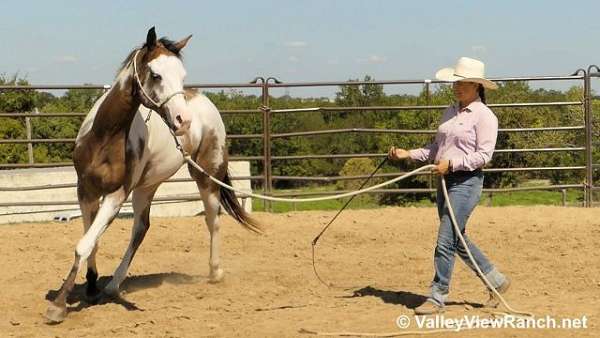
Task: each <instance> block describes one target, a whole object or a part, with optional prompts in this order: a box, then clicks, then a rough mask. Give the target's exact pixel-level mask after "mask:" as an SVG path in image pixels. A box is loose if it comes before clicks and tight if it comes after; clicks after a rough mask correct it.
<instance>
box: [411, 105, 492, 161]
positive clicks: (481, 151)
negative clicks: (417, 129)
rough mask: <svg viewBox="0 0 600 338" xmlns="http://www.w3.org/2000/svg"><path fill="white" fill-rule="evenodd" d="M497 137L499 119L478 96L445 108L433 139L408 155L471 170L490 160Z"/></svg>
mask: <svg viewBox="0 0 600 338" xmlns="http://www.w3.org/2000/svg"><path fill="white" fill-rule="evenodd" d="M497 136H498V119H497V118H496V115H494V113H493V112H492V111H491V110H490V109H489V108H488V107H487V106H486V105H485V104H484V103H483V102H481V100H480V99H477V100H475V101H473V102H471V104H469V105H468V106H467V107H465V108H463V109H460V108H459V106H458V104H454V105H452V106H450V107H448V108H447V109H446V111H444V114H443V116H442V123H441V124H440V126H439V128H438V130H437V134H436V136H435V142H433V143H431V144H429V145H427V146H425V147H424V148H420V149H413V150H410V151H409V152H410V158H412V159H413V160H417V161H422V162H427V161H431V160H434V163H438V162H439V161H440V160H450V164H451V167H452V171H460V170H463V171H473V170H475V169H478V168H481V167H483V166H484V165H485V164H487V163H488V162H489V161H490V160H491V159H492V154H493V153H494V148H495V147H496V137H497Z"/></svg>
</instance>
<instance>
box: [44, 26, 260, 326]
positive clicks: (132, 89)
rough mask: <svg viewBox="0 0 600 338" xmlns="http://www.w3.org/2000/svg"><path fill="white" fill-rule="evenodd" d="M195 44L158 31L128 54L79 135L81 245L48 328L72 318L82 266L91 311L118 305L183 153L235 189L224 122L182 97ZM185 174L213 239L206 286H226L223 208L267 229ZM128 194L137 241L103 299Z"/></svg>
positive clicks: (207, 105)
mask: <svg viewBox="0 0 600 338" xmlns="http://www.w3.org/2000/svg"><path fill="white" fill-rule="evenodd" d="M191 37H192V36H191V35H190V36H188V37H186V38H184V39H182V40H180V41H177V42H174V41H171V40H169V39H167V38H165V37H163V38H161V39H157V36H156V31H155V28H154V27H152V28H151V29H150V30H149V31H148V33H147V36H146V42H145V44H144V45H143V46H142V47H139V48H135V49H134V50H133V51H131V53H129V55H128V56H127V58H126V59H125V60H124V61H123V63H122V65H121V67H120V69H119V71H118V72H117V76H116V78H115V81H114V83H113V85H112V86H111V88H110V90H108V91H107V92H106V93H104V94H103V95H102V96H101V97H100V98H99V99H98V100H97V101H96V102H95V103H94V105H93V107H92V108H91V110H90V111H89V113H88V114H87V116H86V118H85V119H84V121H83V123H82V125H81V127H80V129H79V132H78V134H77V138H76V141H75V148H74V151H73V164H74V166H75V170H76V172H77V198H78V201H79V206H80V209H81V213H82V219H83V226H84V235H83V237H82V238H81V239H80V240H79V241H78V243H77V246H76V248H75V259H74V263H73V266H72V268H71V270H70V272H69V273H68V275H67V278H66V279H65V280H64V282H63V284H62V286H61V288H60V290H59V291H58V295H57V296H56V298H55V299H54V300H53V301H51V302H50V304H49V306H48V309H47V312H46V318H47V319H48V321H49V322H50V323H60V322H62V321H64V319H65V318H66V316H67V307H66V299H67V297H68V295H69V293H70V292H71V291H72V289H73V287H74V284H75V278H76V276H77V273H78V271H79V268H80V266H82V264H83V262H84V261H85V260H87V273H86V281H87V285H86V297H87V298H88V299H89V300H91V301H97V300H98V299H99V298H100V297H102V296H108V297H119V286H120V284H121V282H123V280H124V279H125V277H126V276H127V270H128V268H129V266H130V264H131V261H132V259H133V257H134V255H135V253H136V251H137V249H138V248H139V246H140V244H141V243H142V241H143V239H144V236H145V235H146V232H147V231H148V228H149V227H150V217H149V215H150V206H151V203H152V199H153V197H154V193H155V192H156V190H157V188H158V187H159V185H160V184H161V183H162V182H164V181H165V180H167V179H168V178H169V177H171V176H172V175H173V174H175V172H177V171H178V170H179V169H180V168H181V166H182V165H183V164H184V155H183V152H182V151H178V147H180V148H181V150H183V151H184V152H186V153H187V154H190V155H191V157H192V159H193V160H194V161H195V162H196V164H198V165H199V166H201V167H202V168H204V169H205V170H206V172H207V174H209V175H211V176H213V177H215V178H217V179H219V180H221V181H223V182H225V183H227V184H231V180H230V176H229V173H228V170H227V168H228V151H227V146H226V142H225V136H226V134H225V126H224V124H223V121H222V119H221V115H220V113H219V111H218V110H217V108H216V107H215V105H214V104H213V103H212V102H211V101H210V100H209V99H208V98H207V97H206V96H205V95H203V94H202V93H200V92H198V91H195V90H184V87H183V81H184V78H185V76H186V70H185V68H184V66H183V62H182V56H181V50H182V49H183V48H184V47H185V46H186V45H187V43H188V41H189V40H190V38H191ZM188 170H189V173H190V176H191V177H192V178H193V180H194V181H195V183H196V185H197V187H198V189H199V192H200V196H201V199H202V202H203V204H204V208H205V220H206V224H207V227H208V230H209V232H210V257H209V270H210V273H209V277H208V279H209V282H211V283H217V282H220V281H221V280H222V279H223V277H224V271H223V269H222V267H221V263H220V260H219V245H220V238H219V236H220V235H219V211H220V207H221V206H223V208H224V209H225V211H227V213H228V214H230V215H231V216H232V217H233V218H234V219H235V220H236V221H238V222H239V223H240V224H242V225H243V226H244V227H245V228H247V229H249V230H251V231H253V232H257V233H260V232H261V227H260V224H259V223H258V222H257V221H255V220H254V219H253V218H251V217H250V216H249V215H248V214H247V213H246V212H245V210H244V209H243V208H242V207H241V206H240V204H239V202H238V201H237V199H236V198H235V194H234V193H233V192H232V191H230V190H225V189H221V188H220V187H219V186H218V185H216V184H215V183H213V182H212V181H211V180H210V179H209V178H208V177H207V176H206V174H202V173H200V172H199V171H197V170H196V169H194V168H193V167H192V166H190V165H188ZM130 194H131V196H132V205H133V211H134V221H133V227H132V231H131V239H130V242H129V245H128V247H127V250H126V251H125V254H124V256H123V258H122V260H121V263H120V264H119V266H118V267H117V268H116V270H115V272H114V274H113V276H112V279H111V280H110V282H109V283H108V285H106V287H105V288H104V289H103V290H102V291H100V290H98V287H97V285H96V281H97V279H98V270H97V268H96V252H97V250H98V240H99V239H100V236H101V235H102V234H103V233H104V231H105V230H106V229H107V228H108V227H109V225H110V224H111V222H112V221H113V219H114V218H115V217H116V216H117V214H118V212H119V210H120V208H121V206H122V205H123V203H124V202H125V201H126V200H127V198H128V196H129V195H130ZM100 199H102V203H100Z"/></svg>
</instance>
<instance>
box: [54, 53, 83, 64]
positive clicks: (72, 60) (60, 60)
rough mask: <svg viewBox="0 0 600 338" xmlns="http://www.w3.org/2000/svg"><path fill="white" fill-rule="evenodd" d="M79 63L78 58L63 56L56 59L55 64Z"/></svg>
mask: <svg viewBox="0 0 600 338" xmlns="http://www.w3.org/2000/svg"><path fill="white" fill-rule="evenodd" d="M77 61H79V58H77V57H76V56H73V55H63V56H60V57H58V58H56V62H57V63H75V62H77Z"/></svg>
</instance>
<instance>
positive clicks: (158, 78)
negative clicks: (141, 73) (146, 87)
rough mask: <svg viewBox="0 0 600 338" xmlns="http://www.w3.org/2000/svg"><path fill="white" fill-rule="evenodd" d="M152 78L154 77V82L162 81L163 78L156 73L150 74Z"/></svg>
mask: <svg viewBox="0 0 600 338" xmlns="http://www.w3.org/2000/svg"><path fill="white" fill-rule="evenodd" d="M150 76H152V79H153V80H157V81H158V80H160V79H162V77H161V76H160V75H158V74H156V73H150Z"/></svg>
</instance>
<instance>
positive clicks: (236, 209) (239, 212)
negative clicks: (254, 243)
mask: <svg viewBox="0 0 600 338" xmlns="http://www.w3.org/2000/svg"><path fill="white" fill-rule="evenodd" d="M223 183H225V184H227V185H232V184H231V179H230V178H229V172H227V173H225V177H224V178H223ZM219 194H220V196H221V205H222V206H223V208H225V211H227V213H228V214H229V215H231V217H233V218H234V219H235V220H236V221H238V223H240V224H241V225H243V226H244V227H245V228H246V229H248V230H250V231H253V232H256V233H259V234H262V233H263V231H262V227H261V225H260V223H258V221H256V220H255V219H253V218H252V217H250V215H248V213H247V212H246V210H244V208H243V207H242V206H241V205H240V203H239V202H238V200H237V198H235V192H234V191H232V190H229V189H226V188H223V187H221V189H220V193H219Z"/></svg>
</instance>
